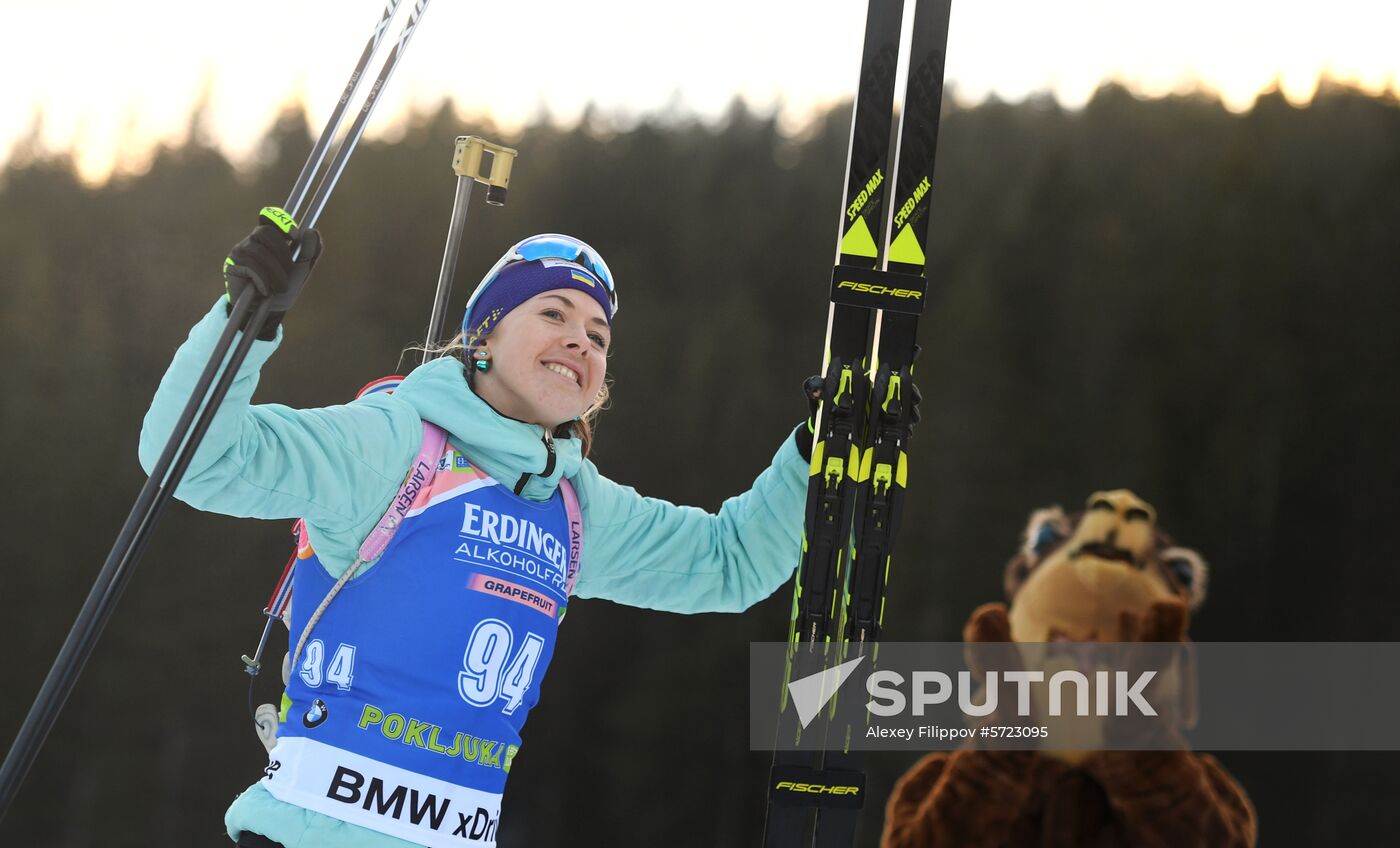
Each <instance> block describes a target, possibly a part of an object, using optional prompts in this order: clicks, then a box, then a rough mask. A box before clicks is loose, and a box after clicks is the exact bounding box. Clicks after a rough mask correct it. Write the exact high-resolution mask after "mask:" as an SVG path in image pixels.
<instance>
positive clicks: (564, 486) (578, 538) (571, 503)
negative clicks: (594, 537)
mask: <svg viewBox="0 0 1400 848" xmlns="http://www.w3.org/2000/svg"><path fill="white" fill-rule="evenodd" d="M559 491H560V492H561V493H562V494H563V495H564V511H565V512H566V513H568V515H569V570H568V572H567V573H566V574H565V577H564V603H565V604H568V602H569V596H570V595H572V594H573V593H574V584H575V583H577V582H578V569H579V566H580V565H581V564H582V563H583V510H582V509H580V508H579V505H578V492H576V491H574V484H572V483H570V482H569V478H568V477H560V478H559ZM560 618H563V616H560Z"/></svg>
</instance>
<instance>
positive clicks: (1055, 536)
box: [1031, 523, 1064, 556]
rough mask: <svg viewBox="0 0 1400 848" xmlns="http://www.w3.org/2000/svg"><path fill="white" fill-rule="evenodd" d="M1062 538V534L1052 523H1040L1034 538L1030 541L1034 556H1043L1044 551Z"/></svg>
mask: <svg viewBox="0 0 1400 848" xmlns="http://www.w3.org/2000/svg"><path fill="white" fill-rule="evenodd" d="M1062 539H1064V535H1063V534H1062V533H1060V531H1059V530H1056V529H1055V526H1054V525H1053V524H1049V523H1046V524H1042V525H1040V529H1039V530H1037V531H1036V533H1035V540H1034V541H1033V542H1031V550H1033V551H1035V554H1036V556H1044V555H1045V552H1046V551H1048V550H1050V549H1051V548H1053V547H1054V546H1055V545H1058V544H1059V543H1060V541H1061V540H1062Z"/></svg>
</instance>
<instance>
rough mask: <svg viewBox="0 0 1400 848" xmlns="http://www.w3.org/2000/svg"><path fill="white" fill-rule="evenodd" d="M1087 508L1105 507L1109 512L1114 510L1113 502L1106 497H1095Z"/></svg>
mask: <svg viewBox="0 0 1400 848" xmlns="http://www.w3.org/2000/svg"><path fill="white" fill-rule="evenodd" d="M1089 509H1091V510H1095V509H1106V510H1108V511H1109V512H1114V509H1113V504H1112V503H1110V502H1109V501H1108V499H1106V498H1096V499H1095V500H1094V502H1093V503H1091V504H1089Z"/></svg>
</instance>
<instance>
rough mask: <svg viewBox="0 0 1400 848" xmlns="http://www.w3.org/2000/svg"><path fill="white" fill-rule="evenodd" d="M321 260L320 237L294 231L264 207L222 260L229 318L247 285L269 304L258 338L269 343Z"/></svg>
mask: <svg viewBox="0 0 1400 848" xmlns="http://www.w3.org/2000/svg"><path fill="white" fill-rule="evenodd" d="M298 248H299V249H300V253H299V254H298V255H297V258H296V261H293V260H292V254H293V252H295V251H297V249H298ZM320 257H321V234H320V233H318V232H316V231H315V230H304V229H302V228H300V227H298V226H297V225H296V222H295V221H293V220H292V216H290V215H288V214H287V213H286V212H284V211H282V210H281V209H279V208H277V207H275V206H268V207H265V208H264V209H263V210H262V212H260V213H259V214H258V225H257V226H256V227H254V228H253V231H252V232H251V233H249V234H248V237H247V238H245V239H244V240H243V241H240V242H239V243H238V244H236V245H234V246H233V249H232V250H230V251H229V254H228V258H227V259H225V260H224V291H225V300H226V302H227V304H226V308H227V309H228V311H230V312H232V311H233V304H234V302H235V301H237V300H238V296H239V295H240V294H242V293H243V289H244V288H246V287H247V286H249V285H251V286H253V288H255V289H256V290H257V292H258V295H259V296H260V297H266V298H271V300H272V310H271V311H270V312H269V313H268V317H267V321H266V322H264V324H263V327H262V332H260V333H258V338H259V339H262V340H263V341H271V340H272V339H274V338H276V337H277V327H278V326H279V325H280V324H281V323H282V316H284V315H286V314H287V310H289V309H291V308H292V304H293V303H295V302H296V299H297V295H298V294H301V289H302V286H304V285H305V284H306V278H307V277H309V276H311V269H312V267H313V266H315V264H316V260H317V259H319V258H320ZM249 314H250V315H251V313H249ZM244 329H247V325H246V324H245V325H244Z"/></svg>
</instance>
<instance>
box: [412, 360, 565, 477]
mask: <svg viewBox="0 0 1400 848" xmlns="http://www.w3.org/2000/svg"><path fill="white" fill-rule="evenodd" d="M394 396H395V397H397V398H400V399H401V400H404V401H407V402H408V403H409V405H411V406H412V407H413V408H414V409H415V410H417V412H418V416H419V417H420V418H422V419H423V420H424V421H431V422H432V423H434V424H436V425H438V426H439V427H441V428H443V429H444V430H446V431H447V436H448V440H449V441H450V442H451V443H452V446H453V447H455V448H456V449H458V450H460V451H461V452H462V453H464V454H465V455H466V456H467V459H469V460H470V461H471V462H472V464H473V465H476V466H477V467H478V468H480V469H481V470H482V471H485V472H486V473H487V474H488V475H490V476H491V478H492V479H494V480H495V481H496V482H498V483H500V484H501V485H503V486H506V487H507V488H509V489H512V490H514V489H516V487H517V485H518V484H519V482H520V478H521V476H522V475H529V476H528V478H527V479H526V483H525V488H524V489H523V490H522V491H521V492H520V494H521V495H522V496H523V497H525V498H526V499H528V500H532V501H546V500H549V499H550V498H551V497H553V495H554V490H555V489H556V488H557V487H558V485H559V479H560V478H561V477H574V476H576V475H577V474H578V471H579V467H580V466H581V465H582V463H583V456H582V453H581V452H580V449H579V440H578V439H575V438H555V439H553V451H554V463H553V466H554V467H553V469H552V470H551V472H550V474H549V475H548V476H541V475H543V474H544V471H545V469H546V467H547V466H548V465H549V448H548V447H547V446H546V445H545V440H544V435H545V428H544V427H543V426H541V425H539V424H526V423H525V422H523V421H517V420H515V419H514V418H507V417H506V416H504V415H501V414H500V413H499V412H497V411H496V410H494V409H492V408H491V406H490V405H489V404H488V403H486V401H484V400H482V399H481V398H480V397H478V396H477V395H476V393H475V392H473V391H472V390H471V387H470V386H469V385H467V379H466V372H465V369H464V368H463V366H462V362H461V360H459V359H457V358H455V357H450V356H445V357H440V358H438V359H434V360H432V361H430V362H427V363H424V364H423V365H420V366H419V367H417V368H415V369H413V372H412V373H411V374H409V375H408V376H407V377H405V378H404V381H403V383H402V384H400V385H399V387H398V388H397V389H395V390H394Z"/></svg>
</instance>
